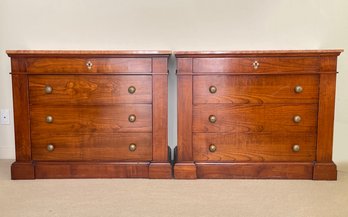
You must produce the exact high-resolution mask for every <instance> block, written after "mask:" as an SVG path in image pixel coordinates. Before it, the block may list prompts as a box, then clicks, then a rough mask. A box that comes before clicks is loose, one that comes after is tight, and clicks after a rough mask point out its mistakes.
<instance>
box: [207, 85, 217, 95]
mask: <svg viewBox="0 0 348 217" xmlns="http://www.w3.org/2000/svg"><path fill="white" fill-rule="evenodd" d="M216 91H217V88H216V87H215V86H210V87H209V92H210V93H213V94H214V93H216Z"/></svg>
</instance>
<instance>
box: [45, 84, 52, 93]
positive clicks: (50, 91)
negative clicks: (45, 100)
mask: <svg viewBox="0 0 348 217" xmlns="http://www.w3.org/2000/svg"><path fill="white" fill-rule="evenodd" d="M52 91H53V88H52V87H51V86H50V85H46V86H45V93H46V94H50V93H52Z"/></svg>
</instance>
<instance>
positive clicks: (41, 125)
mask: <svg viewBox="0 0 348 217" xmlns="http://www.w3.org/2000/svg"><path fill="white" fill-rule="evenodd" d="M131 115H134V116H135V120H134V121H133V120H132V119H134V116H132V117H130V116H131ZM30 116H31V121H30V126H31V133H32V135H38V134H41V133H53V134H54V133H56V134H59V133H74V134H86V133H115V132H151V131H152V105H150V104H142V105H140V104H138V105H137V104H135V105H131V104H123V105H119V106H88V107H81V106H67V107H63V106H61V107H59V106H56V107H55V106H31V109H30ZM50 121H51V123H50ZM132 121H133V122H132Z"/></svg>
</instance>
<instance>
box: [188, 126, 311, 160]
mask: <svg viewBox="0 0 348 217" xmlns="http://www.w3.org/2000/svg"><path fill="white" fill-rule="evenodd" d="M211 144H214V145H215V146H216V151H215V152H210V151H209V146H210V145H211ZM295 144H298V145H299V146H300V151H299V152H294V151H293V150H292V147H293V145H295ZM315 150H316V134H315V133H296V134H291V133H285V132H283V133H194V134H193V156H194V160H195V161H196V162H197V161H213V162H214V161H215V162H220V161H223V162H229V161H230V162H234V161H238V162H256V161H257V162H262V161H307V162H309V161H313V160H315Z"/></svg>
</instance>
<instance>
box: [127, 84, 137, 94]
mask: <svg viewBox="0 0 348 217" xmlns="http://www.w3.org/2000/svg"><path fill="white" fill-rule="evenodd" d="M136 90H137V89H136V88H135V87H134V86H130V87H128V93H130V94H133V93H135V91H136Z"/></svg>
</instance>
